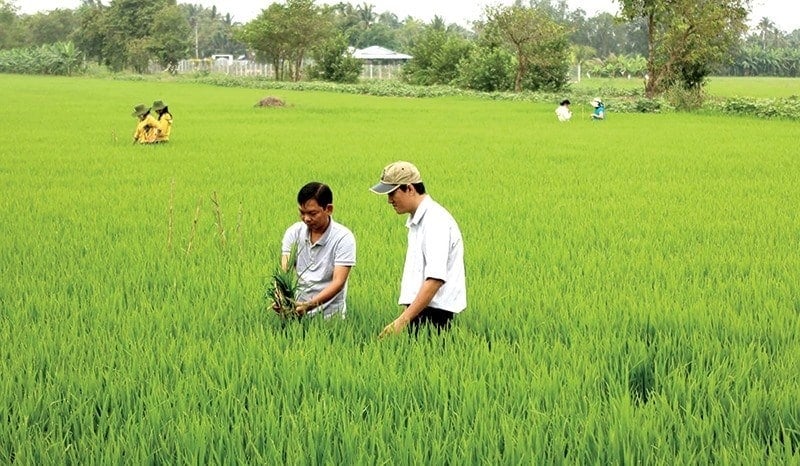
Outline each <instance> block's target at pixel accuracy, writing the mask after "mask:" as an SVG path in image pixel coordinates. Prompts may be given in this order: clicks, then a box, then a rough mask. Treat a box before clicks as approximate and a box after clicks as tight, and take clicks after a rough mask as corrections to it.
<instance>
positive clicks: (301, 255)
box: [281, 218, 356, 318]
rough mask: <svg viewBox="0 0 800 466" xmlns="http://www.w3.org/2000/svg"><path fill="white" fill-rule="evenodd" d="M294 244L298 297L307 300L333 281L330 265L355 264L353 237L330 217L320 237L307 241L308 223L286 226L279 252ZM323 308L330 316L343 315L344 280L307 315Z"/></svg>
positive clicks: (345, 304) (287, 252) (308, 237)
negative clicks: (328, 299)
mask: <svg viewBox="0 0 800 466" xmlns="http://www.w3.org/2000/svg"><path fill="white" fill-rule="evenodd" d="M293 244H297V273H298V274H299V276H300V280H299V285H300V291H299V293H298V298H297V299H298V300H299V301H308V300H310V299H313V298H314V296H316V295H317V294H319V292H320V291H322V290H323V289H325V287H327V286H328V285H330V284H331V282H332V281H333V268H334V267H336V266H337V265H340V266H347V267H352V266H354V265H356V239H355V236H353V233H352V232H351V231H350V230H349V229H348V228H347V227H345V226H344V225H342V224H340V223H337V222H335V221H334V220H333V218H331V223H330V225H329V226H328V229H327V230H326V231H325V233H324V234H323V235H322V237H321V238H320V239H319V240H318V241H317V242H316V243H312V242H311V236H310V232H309V230H308V227H307V226H306V224H305V223H303V222H297V223H295V224H293V225H292V226H290V227H289V228H288V229H287V230H286V233H285V234H284V235H283V241H282V243H281V253H282V254H289V253H290V252H291V249H292V245H293ZM319 312H323V314H324V316H325V317H326V318H327V317H330V316H332V315H334V314H336V313H339V315H340V316H341V317H342V318H344V316H345V314H346V313H347V282H345V284H344V288H342V291H340V292H339V293H338V294H337V295H336V296H334V297H333V299H331V300H330V301H328V302H326V303H323V304H322V305H320V306H319V307H317V308H315V309H312V310H311V311H309V312H308V315H314V314H317V313H319Z"/></svg>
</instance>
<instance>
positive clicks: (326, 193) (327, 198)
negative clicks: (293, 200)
mask: <svg viewBox="0 0 800 466" xmlns="http://www.w3.org/2000/svg"><path fill="white" fill-rule="evenodd" d="M311 199H314V200H315V201H317V204H319V206H320V207H322V208H323V209H324V208H325V207H328V205H329V204H333V191H331V188H330V186H328V185H327V184H324V183H320V182H318V181H312V182H311V183H308V184H306V185H305V186H303V187H302V188H300V192H299V193H297V204H298V205H303V204H305V203H306V202H308V201H310V200H311Z"/></svg>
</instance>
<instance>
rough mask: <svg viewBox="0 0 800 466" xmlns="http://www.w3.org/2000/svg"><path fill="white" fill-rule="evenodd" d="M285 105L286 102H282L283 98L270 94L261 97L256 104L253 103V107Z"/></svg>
mask: <svg viewBox="0 0 800 466" xmlns="http://www.w3.org/2000/svg"><path fill="white" fill-rule="evenodd" d="M285 106H286V102H284V101H283V99H281V98H279V97H275V96H271V95H270V96H267V97H264V98H263V99H261V100H259V101H258V103H257V104H255V105H254V107H285Z"/></svg>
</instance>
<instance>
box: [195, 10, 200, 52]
mask: <svg viewBox="0 0 800 466" xmlns="http://www.w3.org/2000/svg"><path fill="white" fill-rule="evenodd" d="M198 50H199V49H198V47H197V18H195V20H194V58H195V59H196V60H197V59H199V58H200V52H199V51H198Z"/></svg>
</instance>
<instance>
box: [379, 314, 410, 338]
mask: <svg viewBox="0 0 800 466" xmlns="http://www.w3.org/2000/svg"><path fill="white" fill-rule="evenodd" d="M406 325H408V321H407V320H406V319H403V318H402V317H398V318H397V319H395V320H393V321H392V323H391V324H389V325H387V326H386V327H383V330H382V331H381V333H380V334H379V335H378V338H384V337H387V336H390V335H397V334H398V333H400V332H402V331H403V329H404V328H406Z"/></svg>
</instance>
